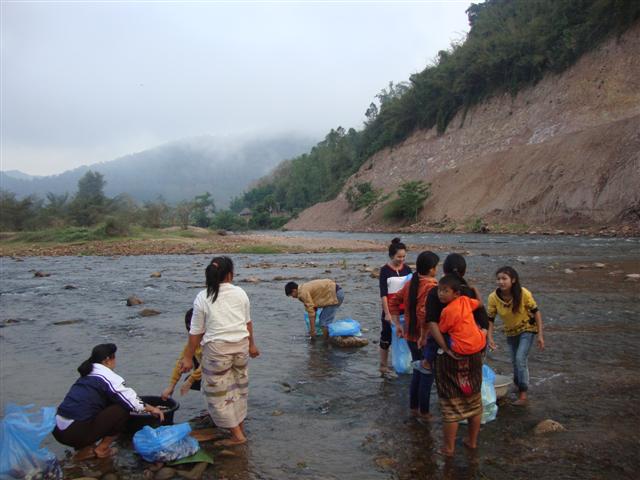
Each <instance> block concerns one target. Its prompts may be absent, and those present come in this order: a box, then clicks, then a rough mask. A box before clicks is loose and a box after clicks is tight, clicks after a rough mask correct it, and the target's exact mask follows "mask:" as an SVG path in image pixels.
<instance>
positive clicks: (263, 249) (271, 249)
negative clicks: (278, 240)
mask: <svg viewBox="0 0 640 480" xmlns="http://www.w3.org/2000/svg"><path fill="white" fill-rule="evenodd" d="M236 252H237V253H253V254H258V255H269V254H275V253H284V252H285V249H284V248H283V247H280V246H276V245H243V246H241V247H238V248H237V249H236Z"/></svg>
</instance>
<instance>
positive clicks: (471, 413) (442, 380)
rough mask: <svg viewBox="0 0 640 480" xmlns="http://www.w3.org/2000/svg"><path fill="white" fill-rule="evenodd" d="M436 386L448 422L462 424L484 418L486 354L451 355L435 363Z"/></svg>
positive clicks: (440, 357)
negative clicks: (457, 358) (472, 418)
mask: <svg viewBox="0 0 640 480" xmlns="http://www.w3.org/2000/svg"><path fill="white" fill-rule="evenodd" d="M435 373H436V386H437V388H438V397H439V402H440V412H441V413H442V419H443V421H444V422H448V423H451V422H459V421H461V420H464V419H465V418H471V417H475V416H476V415H482V397H481V394H480V388H481V387H482V352H478V353H474V354H473V355H464V356H461V357H460V359H459V360H456V359H454V358H451V357H450V356H449V355H447V354H442V355H438V356H437V358H436V361H435Z"/></svg>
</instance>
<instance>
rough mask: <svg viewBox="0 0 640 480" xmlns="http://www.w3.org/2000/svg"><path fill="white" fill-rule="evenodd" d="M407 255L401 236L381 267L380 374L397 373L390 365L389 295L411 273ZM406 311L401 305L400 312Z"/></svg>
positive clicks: (395, 290)
mask: <svg viewBox="0 0 640 480" xmlns="http://www.w3.org/2000/svg"><path fill="white" fill-rule="evenodd" d="M406 257H407V247H406V246H405V244H404V243H402V242H401V241H400V239H399V238H394V239H393V240H391V245H389V262H387V263H386V264H385V265H383V266H382V268H381V269H380V300H381V303H382V318H381V323H382V330H381V331H380V375H382V376H383V377H395V376H396V374H395V372H394V371H393V369H392V368H390V367H389V347H390V346H391V312H390V311H389V302H388V300H389V297H390V296H393V295H396V294H397V293H398V292H399V291H400V290H401V289H402V286H403V285H404V283H405V281H406V280H407V275H409V274H410V273H411V268H409V266H408V265H407V264H406V263H404V262H405V259H406ZM402 313H404V307H403V305H400V314H402Z"/></svg>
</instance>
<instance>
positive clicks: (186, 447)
mask: <svg viewBox="0 0 640 480" xmlns="http://www.w3.org/2000/svg"><path fill="white" fill-rule="evenodd" d="M190 432H191V426H190V425H189V424H188V423H178V424H177V425H166V426H164V427H158V428H151V427H150V426H149V425H147V426H145V427H142V429H140V430H138V431H137V432H136V433H135V435H134V436H133V448H135V450H136V452H138V453H139V454H140V455H141V456H142V458H144V459H145V460H146V461H147V462H170V461H172V460H178V459H180V458H184V457H188V456H190V455H193V454H194V453H196V452H197V451H198V450H200V445H199V444H198V441H197V440H196V439H195V438H193V437H192V436H191V435H189V433H190Z"/></svg>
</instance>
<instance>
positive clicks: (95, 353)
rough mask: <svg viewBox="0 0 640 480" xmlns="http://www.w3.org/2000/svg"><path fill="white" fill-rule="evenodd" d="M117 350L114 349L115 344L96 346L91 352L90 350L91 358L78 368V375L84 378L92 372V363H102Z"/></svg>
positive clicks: (116, 348)
mask: <svg viewBox="0 0 640 480" xmlns="http://www.w3.org/2000/svg"><path fill="white" fill-rule="evenodd" d="M117 350H118V347H116V345H115V343H101V344H100V345H96V346H95V347H93V350H91V356H90V357H89V358H88V359H86V360H85V361H84V362H82V364H81V365H80V366H79V367H78V373H79V374H80V376H81V377H86V376H87V375H89V374H90V373H91V370H93V364H94V363H102V362H104V361H105V360H107V359H109V358H112V357H113V356H114V355H115V354H116V351H117Z"/></svg>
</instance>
